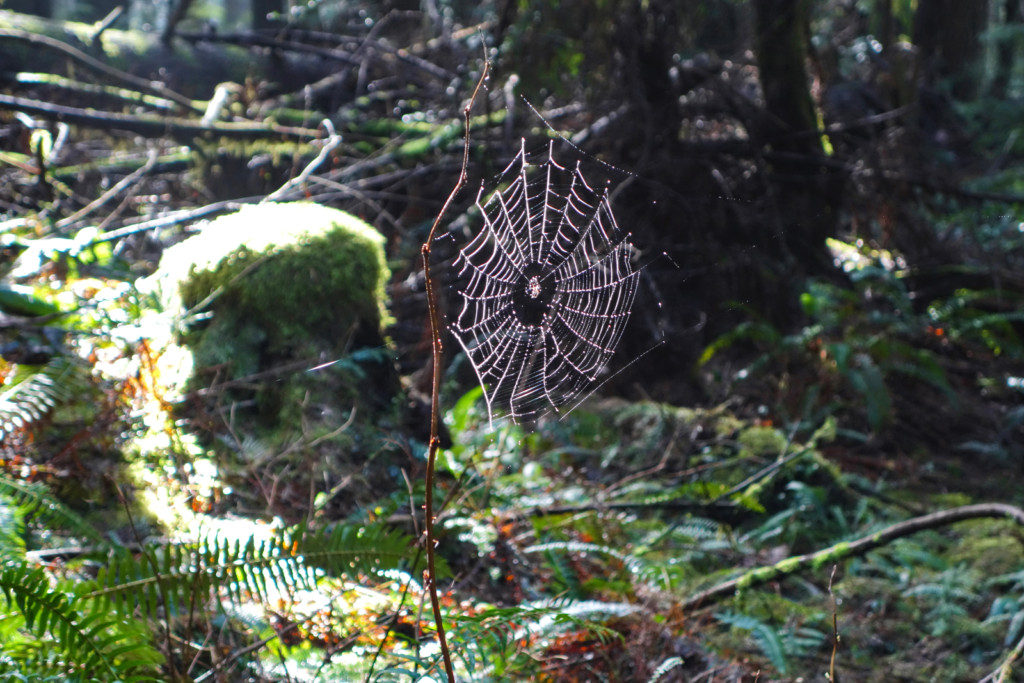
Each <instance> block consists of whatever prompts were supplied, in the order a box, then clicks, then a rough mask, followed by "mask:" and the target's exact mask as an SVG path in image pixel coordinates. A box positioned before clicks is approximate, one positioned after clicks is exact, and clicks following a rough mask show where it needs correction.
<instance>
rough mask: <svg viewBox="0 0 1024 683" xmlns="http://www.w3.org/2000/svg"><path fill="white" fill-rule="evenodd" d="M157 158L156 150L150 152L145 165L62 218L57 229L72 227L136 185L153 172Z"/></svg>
mask: <svg viewBox="0 0 1024 683" xmlns="http://www.w3.org/2000/svg"><path fill="white" fill-rule="evenodd" d="M157 158H158V153H157V150H156V149H155V148H154V149H151V150H149V156H148V157H147V158H146V163H145V164H143V165H142V166H140V167H139V168H137V169H135V170H134V171H132V172H131V173H129V174H128V175H126V176H125V177H124V178H121V180H119V181H118V182H116V183H115V184H114V185H113V186H112V187H111V188H110V189H109V190H107V191H106V192H104V193H103V194H101V195H100V196H99V197H97V198H96V199H94V200H93V201H91V202H89V203H88V204H86V205H85V206H83V207H82V208H81V209H79V210H78V211H75V212H74V213H73V214H71V215H70V216H68V217H67V218H62V219H60V220H59V221H57V227H58V228H63V227H66V226H68V225H71V224H72V223H75V222H76V221H78V220H80V219H82V218H85V217H86V216H88V215H89V214H90V213H92V212H93V211H95V210H96V209H98V208H99V207H101V206H103V205H104V204H106V203H107V202H108V201H110V200H111V199H112V198H114V197H116V196H117V195H118V194H119V193H120V192H121V190H123V189H125V188H126V187H128V186H129V185H131V184H132V183H134V182H135V181H136V180H138V179H139V178H141V177H142V176H144V175H146V174H147V173H149V172H150V171H151V170H152V168H153V166H155V165H156V160H157Z"/></svg>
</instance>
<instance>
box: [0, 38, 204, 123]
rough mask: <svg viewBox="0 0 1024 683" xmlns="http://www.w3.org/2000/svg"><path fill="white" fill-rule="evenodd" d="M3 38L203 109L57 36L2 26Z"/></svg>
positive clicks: (182, 104) (189, 107) (187, 107)
mask: <svg viewBox="0 0 1024 683" xmlns="http://www.w3.org/2000/svg"><path fill="white" fill-rule="evenodd" d="M2 39H7V40H17V41H21V42H23V43H30V44H32V45H42V46H43V47H46V48H49V49H51V50H56V51H57V52H60V53H61V54H63V55H66V56H67V57H70V58H71V59H73V60H75V61H76V62H78V63H80V64H82V65H84V66H86V67H88V68H90V69H92V70H93V71H96V72H98V73H101V74H103V75H105V76H108V77H110V78H113V79H115V80H118V81H122V82H124V83H128V84H130V85H132V86H134V87H135V88H138V89H139V90H143V91H145V92H148V93H152V94H154V95H159V96H160V97H166V98H167V99H169V100H173V101H175V102H177V103H178V104H180V105H181V106H182V107H185V108H186V109H189V110H192V111H200V112H201V111H202V110H203V108H202V106H201V105H200V104H197V103H196V102H193V101H192V100H190V99H189V98H187V97H185V96H184V95H182V94H180V93H176V92H174V91H173V90H171V89H169V88H166V87H164V86H162V85H160V84H159V83H154V82H153V81H148V80H146V79H145V78H140V77H138V76H133V75H132V74H130V73H128V72H126V71H121V70H120V69H115V68H114V67H112V66H110V65H109V64H105V63H103V62H101V61H100V60H98V59H96V58H95V57H92V56H90V55H87V54H86V53H84V52H82V51H81V50H79V49H78V48H76V47H73V46H71V45H68V44H67V43H65V42H63V41H61V40H57V39H56V38H51V37H50V36H44V35H40V34H38V33H31V32H30V31H22V30H20V29H16V28H0V40H2Z"/></svg>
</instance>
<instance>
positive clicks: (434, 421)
mask: <svg viewBox="0 0 1024 683" xmlns="http://www.w3.org/2000/svg"><path fill="white" fill-rule="evenodd" d="M489 69H490V62H488V61H487V60H486V59H485V60H484V69H483V72H482V73H481V74H480V80H479V81H477V83H476V88H475V89H474V90H473V96H472V97H471V98H470V99H469V104H467V105H466V107H465V108H464V109H463V110H462V116H463V118H464V119H465V126H466V137H465V142H464V144H463V148H462V169H461V170H460V171H459V179H458V181H456V183H455V187H453V188H452V191H451V193H450V194H449V195H448V199H446V200H445V201H444V204H443V205H442V206H441V211H440V212H439V213H438V214H437V218H435V219H434V224H433V225H431V226H430V233H428V234H427V241H426V242H424V243H423V246H422V247H420V254H421V255H422V256H423V277H424V280H425V281H426V287H427V310H428V313H429V317H430V341H431V344H430V345H431V348H432V350H433V363H434V376H433V382H432V384H431V395H430V446H429V447H428V449H427V473H426V489H427V490H426V495H425V500H424V526H425V527H426V531H427V584H428V586H429V590H430V606H431V607H432V608H433V610H434V623H435V624H437V642H438V644H439V645H440V646H441V658H442V659H443V660H444V671H445V674H447V676H448V681H449V683H455V672H454V671H453V670H452V655H451V653H450V652H449V651H448V641H447V639H446V638H445V635H444V621H443V620H442V619H441V603H440V602H439V601H438V599H437V572H436V570H435V567H434V463H435V461H436V460H437V449H438V448H439V447H440V445H441V441H440V439H439V438H438V428H439V426H440V419H441V418H440V412H441V405H440V394H441V319H440V314H439V313H438V308H437V291H436V290H435V289H434V279H433V278H432V277H430V248H431V243H432V242H433V241H434V233H436V232H437V226H439V225H440V224H441V220H442V219H443V218H444V215H445V214H446V213H447V212H448V207H449V206H451V203H452V202H453V201H454V200H455V195H457V194H458V193H459V190H461V189H462V186H463V185H465V184H466V168H467V167H468V166H469V127H470V122H469V113H470V110H472V108H473V103H474V102H476V96H477V94H478V93H479V92H480V88H481V87H482V86H483V84H484V80H486V79H487V72H488V70H489Z"/></svg>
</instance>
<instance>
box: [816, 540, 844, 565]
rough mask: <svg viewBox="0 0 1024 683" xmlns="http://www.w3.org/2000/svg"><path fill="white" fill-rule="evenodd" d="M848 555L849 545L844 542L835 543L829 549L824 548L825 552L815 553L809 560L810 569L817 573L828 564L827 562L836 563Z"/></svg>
mask: <svg viewBox="0 0 1024 683" xmlns="http://www.w3.org/2000/svg"><path fill="white" fill-rule="evenodd" d="M849 554H850V544H849V543H846V542H845V541H844V542H843V543H836V544H835V545H834V546H832V547H831V548H826V549H825V550H822V551H821V552H818V553H815V554H814V557H813V558H812V559H811V567H812V568H813V569H814V570H815V571H817V570H819V569H821V568H822V567H823V566H824V565H826V564H828V563H829V562H836V561H838V560H841V559H843V558H844V557H846V556H847V555H849Z"/></svg>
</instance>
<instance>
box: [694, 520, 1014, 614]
mask: <svg viewBox="0 0 1024 683" xmlns="http://www.w3.org/2000/svg"><path fill="white" fill-rule="evenodd" d="M986 517H996V518H1001V517H1005V518H1008V519H1012V520H1013V521H1015V522H1017V524H1020V525H1021V526H1024V510H1022V509H1021V508H1019V507H1016V506H1013V505H1007V504H1005V503H981V504H978V505H964V506H962V507H958V508H953V509H951V510H941V511H939V512H933V513H931V514H927V515H922V516H920V517H914V518H913V519H908V520H906V521H903V522H897V523H896V524H893V525H892V526H888V527H886V528H885V529H882V530H881V531H876V532H875V533H872V534H868V535H867V536H863V537H861V538H858V539H857V540H855V541H850V542H844V543H836V544H835V545H833V546H830V547H828V548H825V549H824V550H819V551H817V552H813V553H807V554H806V555H797V556H795V557H789V558H786V559H785V560H782V561H781V562H777V563H776V564H773V565H770V566H767V567H758V568H757V569H751V570H750V571H747V572H744V573H743V574H741V575H740V576H737V577H736V578H734V579H730V580H728V581H725V582H723V583H720V584H718V585H717V586H712V587H711V588H708V589H706V590H703V591H701V592H699V593H697V594H696V595H694V596H692V597H690V598H687V599H686V600H684V601H683V602H682V605H681V607H682V608H683V609H684V610H690V609H698V608H701V607H706V606H708V605H709V604H712V603H715V602H717V601H719V600H722V599H724V598H727V597H730V596H732V595H734V594H736V593H738V592H741V591H744V590H746V589H748V588H753V587H754V586H760V585H761V584H764V583H767V582H769V581H773V580H775V579H779V578H783V577H785V576H789V575H790V574H795V573H796V572H800V571H803V570H805V569H818V568H820V567H822V566H824V565H827V564H829V563H832V562H838V561H840V560H844V559H846V558H848V557H856V556H859V555H863V554H865V553H867V552H869V551H871V550H874V549H875V548H879V547H881V546H883V545H887V544H889V543H892V542H893V541H895V540H896V539H898V538H903V537H904V536H909V535H911V534H916V533H917V532H918V531H924V530H925V529H935V528H938V527H943V526H947V525H949V524H953V523H955V522H962V521H964V520H967V519H979V518H986Z"/></svg>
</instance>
